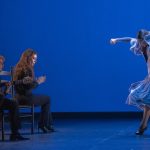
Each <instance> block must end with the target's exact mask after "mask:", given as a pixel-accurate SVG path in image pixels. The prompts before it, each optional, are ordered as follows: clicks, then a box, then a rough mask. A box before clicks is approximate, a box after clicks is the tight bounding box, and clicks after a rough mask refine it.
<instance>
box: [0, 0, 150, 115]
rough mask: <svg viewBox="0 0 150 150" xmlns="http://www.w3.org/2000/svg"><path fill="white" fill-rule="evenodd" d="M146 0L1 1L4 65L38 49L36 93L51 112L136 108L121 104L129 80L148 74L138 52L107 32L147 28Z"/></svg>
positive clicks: (125, 32)
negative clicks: (47, 101)
mask: <svg viewBox="0 0 150 150" xmlns="http://www.w3.org/2000/svg"><path fill="white" fill-rule="evenodd" d="M149 6H150V1H149V0H143V1H140V0H138V1H137V0H132V1H130V0H126V1H121V0H4V1H2V0H1V1H0V54H3V55H5V57H6V59H7V60H6V64H5V65H6V68H5V69H6V70H8V69H9V68H10V66H11V65H15V64H16V62H17V61H18V59H19V57H20V55H21V53H22V52H23V51H24V50H25V49H26V48H28V47H30V48H33V49H35V50H36V51H37V52H38V62H37V64H36V66H35V70H36V75H37V76H39V75H43V74H45V75H47V82H46V83H44V84H43V85H41V86H40V87H38V88H37V89H36V90H35V92H36V93H45V94H47V95H49V96H51V100H52V111H53V112H107V111H114V112H116V111H117V112H118V111H125V112H126V111H137V108H134V107H132V106H128V105H126V104H125V101H126V98H127V95H128V88H129V86H130V84H131V83H132V82H136V81H138V80H142V79H143V78H144V77H145V76H146V75H147V70H146V64H145V62H144V59H143V57H139V56H135V55H134V54H133V53H132V52H130V51H129V44H124V43H119V44H117V45H114V46H113V45H110V44H109V39H110V38H111V37H121V36H132V37H134V36H136V32H137V31H138V30H139V29H140V28H146V29H148V30H150V15H149Z"/></svg>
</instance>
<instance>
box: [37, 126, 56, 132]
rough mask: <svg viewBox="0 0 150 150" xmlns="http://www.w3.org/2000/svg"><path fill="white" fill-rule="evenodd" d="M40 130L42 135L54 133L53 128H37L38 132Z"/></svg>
mask: <svg viewBox="0 0 150 150" xmlns="http://www.w3.org/2000/svg"><path fill="white" fill-rule="evenodd" d="M39 129H40V130H42V132H43V133H50V132H54V131H55V130H54V127H53V126H38V131H39Z"/></svg>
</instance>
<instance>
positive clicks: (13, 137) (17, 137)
mask: <svg viewBox="0 0 150 150" xmlns="http://www.w3.org/2000/svg"><path fill="white" fill-rule="evenodd" d="M23 140H29V138H25V137H23V136H21V135H20V134H19V133H17V134H11V135H10V141H23Z"/></svg>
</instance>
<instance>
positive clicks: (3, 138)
mask: <svg viewBox="0 0 150 150" xmlns="http://www.w3.org/2000/svg"><path fill="white" fill-rule="evenodd" d="M4 134H5V133H4V113H3V111H2V141H4V140H5V137H4Z"/></svg>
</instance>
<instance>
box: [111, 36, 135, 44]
mask: <svg viewBox="0 0 150 150" xmlns="http://www.w3.org/2000/svg"><path fill="white" fill-rule="evenodd" d="M131 40H135V38H131V37H122V38H111V39H110V43H111V44H116V43H117V42H131Z"/></svg>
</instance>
